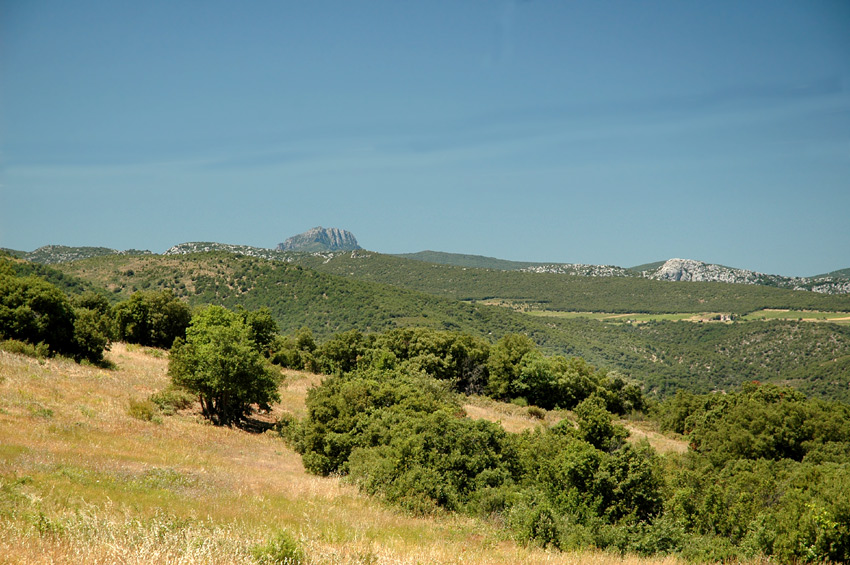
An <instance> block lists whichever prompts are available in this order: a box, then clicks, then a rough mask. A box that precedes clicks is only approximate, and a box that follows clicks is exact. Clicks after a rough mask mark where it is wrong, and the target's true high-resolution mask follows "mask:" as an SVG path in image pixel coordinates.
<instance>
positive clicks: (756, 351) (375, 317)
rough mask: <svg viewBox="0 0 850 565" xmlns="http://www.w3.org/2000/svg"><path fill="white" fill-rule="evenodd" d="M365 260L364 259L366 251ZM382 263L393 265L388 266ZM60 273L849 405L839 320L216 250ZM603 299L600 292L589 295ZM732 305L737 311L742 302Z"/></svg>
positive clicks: (295, 322)
mask: <svg viewBox="0 0 850 565" xmlns="http://www.w3.org/2000/svg"><path fill="white" fill-rule="evenodd" d="M360 254H361V253H360V252H358V255H360ZM365 255H370V257H372V254H369V253H366V254H365ZM346 256H347V257H348V259H345V257H342V256H337V257H335V258H334V259H333V260H331V261H329V262H328V264H327V265H326V266H325V267H324V268H331V267H333V268H337V267H339V268H340V269H341V266H344V265H347V264H348V263H346V262H345V261H347V262H349V263H350V265H349V266H350V268H351V271H350V272H349V273H345V270H344V269H342V270H340V273H341V274H346V277H350V276H351V274H350V273H355V275H356V273H357V272H358V269H360V268H361V267H359V265H365V264H368V262H369V261H373V260H374V261H377V262H378V263H377V264H378V265H384V267H385V268H386V271H387V273H388V274H387V276H389V273H390V272H391V271H392V272H395V271H394V269H395V268H396V267H398V269H397V271H398V272H397V275H398V276H399V277H401V278H404V276H407V275H405V274H404V273H405V271H404V269H408V268H412V267H410V265H415V266H416V270H413V271H410V273H409V276H410V278H411V279H413V278H416V277H423V279H424V280H435V281H436V280H440V279H439V278H434V275H430V274H428V273H427V272H424V271H421V270H422V269H430V270H432V271H435V272H438V271H439V272H442V271H440V270H441V269H446V268H448V267H446V266H441V265H428V264H426V263H421V262H418V261H410V260H407V261H405V260H402V259H398V258H394V257H387V256H377V258H361V259H351V258H350V254H346ZM304 257H305V259H304V260H305V261H307V259H306V258H310V259H309V260H310V261H319V262H320V260H321V258H319V259H316V258H315V257H314V256H312V255H304ZM343 259H345V261H343ZM393 261H399V263H398V264H397V265H396V264H395V263H393ZM334 265H336V267H334ZM61 268H62V269H64V270H65V271H66V272H67V273H69V274H74V275H77V276H80V277H84V278H85V279H86V280H89V281H92V283H94V284H96V285H98V286H99V287H105V288H106V289H108V291H109V292H108V294H109V295H110V296H111V300H113V301H118V300H122V299H123V300H126V299H128V298H130V296H132V293H133V292H136V291H139V290H146V291H150V290H160V289H168V290H171V291H172V292H173V293H174V296H175V297H178V298H180V299H181V300H184V301H186V302H187V303H188V304H189V305H192V306H200V305H204V304H218V305H223V306H226V307H228V308H231V309H235V308H238V307H240V306H241V307H244V308H246V309H248V310H258V309H261V308H263V307H266V308H268V309H269V312H270V313H271V315H272V317H273V318H274V320H275V321H276V322H277V323H278V324H279V326H280V328H281V329H282V331H284V332H286V333H287V334H292V332H295V331H297V330H299V329H300V328H309V329H310V330H311V332H312V333H313V335H314V336H316V338H317V339H326V338H328V337H330V336H331V335H333V334H335V333H339V332H344V331H349V330H357V331H360V332H370V331H371V332H381V331H386V330H389V329H393V328H400V327H411V326H419V327H430V328H433V329H441V330H452V331H461V332H464V333H468V334H470V335H473V336H477V337H479V338H484V339H486V340H487V341H488V342H490V343H493V342H495V341H496V340H498V339H500V338H501V337H503V336H505V335H507V334H511V333H522V334H525V335H528V336H529V337H530V338H531V339H532V340H533V341H534V343H535V344H537V345H538V346H540V347H541V348H542V349H543V350H544V351H546V352H547V353H550V354H552V353H557V354H562V355H566V356H578V357H582V358H584V359H586V360H587V361H588V362H590V363H591V364H593V365H596V366H599V367H605V368H608V369H616V370H618V371H620V372H621V373H622V374H624V375H627V376H630V377H632V378H634V379H636V380H639V381H640V382H642V383H644V385H645V391H646V393H647V394H649V395H653V396H658V397H664V396H668V395H670V394H673V393H674V392H675V391H676V390H677V389H679V388H685V389H687V390H690V391H692V392H708V391H711V390H717V389H728V388H730V387H734V386H738V385H740V384H741V383H744V382H747V381H750V380H754V379H757V380H761V381H763V382H776V383H782V384H793V385H794V386H795V387H798V388H800V389H801V390H803V391H804V392H806V393H807V394H812V395H816V396H820V397H822V398H834V399H842V400H845V401H850V386H848V384H850V372H848V371H847V370H846V369H847V367H848V366H850V327H847V326H838V325H835V324H810V323H809V324H807V323H796V322H786V321H765V322H747V323H735V324H720V323H718V324H691V323H678V322H654V323H648V324H642V325H640V326H628V325H611V324H605V323H601V322H596V321H593V320H587V319H557V318H547V319H542V318H537V317H533V316H526V315H522V314H519V313H516V312H512V311H510V310H509V309H506V308H499V307H487V306H483V305H475V304H468V303H461V302H456V301H452V300H449V299H447V298H440V297H437V296H434V295H429V294H425V293H421V292H414V291H410V290H404V289H399V288H395V287H392V286H387V285H384V284H378V283H374V282H368V281H358V280H352V279H351V278H344V277H342V276H331V275H327V274H323V273H319V272H316V271H314V270H312V269H309V268H304V267H300V266H297V265H293V264H289V263H283V262H278V261H267V260H263V259H258V258H250V257H244V256H236V255H229V254H225V253H205V254H191V255H186V256H167V257H163V256H156V255H142V256H120V255H115V256H110V257H100V258H93V259H87V260H84V261H76V262H74V263H67V264H63V265H61ZM468 271H472V270H468ZM381 272H383V271H381ZM451 273H454V274H452V276H448V275H445V274H444V275H443V276H444V278H443V279H442V285H443V286H442V288H443V289H444V290H445V292H444V294H447V293H449V294H450V292H449V289H451V288H454V287H453V285H454V284H456V282H457V281H456V280H455V274H458V276H461V275H462V276H467V275H466V274H464V273H466V272H465V271H463V270H462V269H458V270H457V271H451ZM486 274H487V272H486V271H481V272H480V275H476V276H485V275H486ZM515 274H518V275H523V276H526V275H527V276H529V277H538V276H542V275H534V274H530V273H515ZM428 277H431V278H430V279H429V278H428ZM551 277H555V278H554V279H553V280H562V281H563V280H570V281H572V280H573V279H575V280H574V281H573V282H571V283H570V284H573V283H575V284H577V285H585V284H591V283H593V284H591V286H593V285H594V284H595V283H596V282H598V283H599V284H600V285H602V286H601V287H600V288H606V287H605V285H606V284H608V285H610V284H620V283H616V282H615V283H611V282H610V281H611V279H587V278H584V277H569V276H567V275H551ZM558 277H560V279H559V278H558ZM544 278H545V277H544ZM476 280H477V279H476ZM530 280H544V279H537V278H534V279H530ZM606 281H608V282H606ZM643 283H646V284H650V285H651V286H652V288H651V289H650V290H651V291H652V292H649V291H648V292H649V295H648V296H641V295H635V297H634V298H633V299H634V300H638V299H640V300H644V299H646V300H649V301H650V302H649V303H650V304H651V303H652V302H651V301H652V300H655V299H656V298H658V300H660V301H661V302H665V301H667V300H668V299H670V300H672V299H674V298H675V297H671V296H669V295H667V294H665V293H666V292H668V290H666V289H672V290H670V292H674V293H679V292H685V291H686V292H694V293H695V294H693V295H692V296H690V298H688V300H694V301H696V302H699V301H700V300H705V299H707V298H708V295H703V294H700V293H701V292H702V290H701V289H703V288H705V289H709V290H711V291H712V292H718V293H721V294H722V293H727V294H729V293H731V294H730V296H731V298H729V297H727V298H725V299H728V300H737V299H736V298H734V297H735V296H737V294H736V293H744V294H742V295H741V297H740V299H741V300H744V301H746V300H749V298H748V297H751V296H752V294H750V293H751V292H757V293H768V294H769V295H770V296H773V297H778V296H786V295H787V296H798V295H799V296H809V297H813V296H816V295H814V294H813V293H806V292H797V293H791V291H787V292H786V291H778V290H776V289H769V288H765V287H760V288H756V287H747V286H744V285H723V284H720V283H704V284H702V285H691V284H690V283H664V282H659V281H643ZM643 283H642V284H643ZM563 284H567V283H563ZM576 288H579V287H576ZM607 288H609V290H610V291H611V292H612V293H614V294H618V293H619V291H617V289H615V288H614V287H607ZM581 289H582V293H584V292H591V291H592V289H590V287H588V289H584V287H581ZM688 289H690V290H688ZM656 290H657V291H658V293H659V294H656ZM615 291H616V292H615ZM435 292H436V291H435ZM441 292H442V291H441ZM788 293H791V294H788ZM579 294H581V293H579ZM627 294H628V293H627ZM605 295H606V293H603V294H602V295H600V297H602V296H605ZM558 296H567V295H558ZM821 298H822V299H825V300H832V301H835V300H838V301H840V300H846V299H847V298H846V297H844V298H842V297H829V296H826V297H823V296H821V297H820V298H817V299H818V300H820V299H821ZM600 299H601V298H600ZM700 304H701V306H700V309H701V310H705V309H707V306H706V305H705V304H703V303H700ZM737 304H738V305H739V306H740V304H742V303H740V302H739V303H737ZM782 304H784V305H785V306H786V307H787V306H788V305H789V304H788V303H782ZM831 304H832V303H831ZM842 304H843V303H842ZM836 306H840V304H832V307H836ZM634 307H635V303H632V304H631V307H630V308H629V310H632V309H636V308H634ZM748 307H749V306H748ZM736 308H737V306H736ZM668 309H669V308H668ZM290 351H294V350H292V349H290Z"/></svg>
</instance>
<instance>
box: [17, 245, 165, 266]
mask: <svg viewBox="0 0 850 565" xmlns="http://www.w3.org/2000/svg"><path fill="white" fill-rule="evenodd" d="M3 251H6V252H7V253H9V254H11V255H14V256H15V257H20V258H21V259H26V260H27V261H32V262H33V263H40V264H42V265H55V264H58V263H68V262H70V261H77V260H79V259H88V258H89V257H102V256H104V255H151V254H152V252H151V251H148V250H147V249H126V250H124V251H119V250H117V249H111V248H109V247H68V246H67V245H44V246H42V247H39V248H38V249H36V250H34V251H29V252H26V251H16V250H14V249H3Z"/></svg>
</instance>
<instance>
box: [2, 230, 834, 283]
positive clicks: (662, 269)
mask: <svg viewBox="0 0 850 565" xmlns="http://www.w3.org/2000/svg"><path fill="white" fill-rule="evenodd" d="M5 251H7V252H9V253H10V254H12V255H14V256H16V257H20V258H23V259H26V260H28V261H32V262H34V263H41V264H58V263H67V262H70V261H76V260H80V259H86V258H89V257H99V256H103V255H141V254H151V252H150V251H146V250H145V251H140V250H134V249H129V250H126V251H118V250H116V249H110V248H107V247H67V246H63V245H46V246H44V247H40V248H38V249H36V250H35V251H32V252H24V251H15V250H11V249H7V250H5ZM211 251H223V252H227V253H235V254H238V255H247V256H250V257H257V258H263V259H271V260H277V261H286V262H294V261H296V260H297V257H298V254H299V253H305V254H308V255H314V256H319V257H322V259H323V260H330V259H332V258H333V257H334V256H335V255H336V254H338V253H341V252H342V253H348V252H351V253H353V255H352V257H351V258H352V259H356V258H366V257H368V256H369V254H370V253H372V252H369V251H366V250H364V249H363V248H362V247H360V246H359V245H358V243H357V239H356V238H355V237H354V235H353V234H352V233H351V232H348V231H346V230H341V229H338V228H322V227H316V228H313V229H311V230H308V231H307V232H304V233H302V234H299V235H296V236H293V237H290V238H289V239H287V240H286V242H284V243H281V244H278V246H277V248H276V249H268V248H263V247H252V246H250V245H235V244H226V243H215V242H188V243H181V244H178V245H175V246H173V247H171V248H170V249H168V250H167V251H165V253H163V255H185V254H189V253H203V252H211ZM358 253H359V255H358ZM392 256H394V257H399V258H403V259H409V260H415V261H419V262H425V263H431V264H437V265H450V266H456V267H466V268H473V269H490V270H498V271H521V272H529V273H550V274H561V275H574V276H585V277H638V278H647V279H653V280H659V281H692V282H724V283H732V284H747V285H761V286H770V287H775V288H784V289H791V290H808V291H811V292H817V293H821V294H850V269H840V270H836V271H832V272H830V273H827V274H824V275H817V276H813V277H787V276H782V275H769V274H765V273H759V272H757V271H751V270H747V269H737V268H733V267H725V266H723V265H717V264H712V263H705V262H703V261H696V260H693V259H678V258H676V259H668V260H667V261H658V262H655V263H647V264H645V265H640V266H637V267H631V268H623V267H618V266H615V265H588V264H582V263H539V262H530V261H508V260H505V259H497V258H494V257H486V256H482V255H468V254H459V253H444V252H438V251H420V252H418V253H399V254H393V255H392Z"/></svg>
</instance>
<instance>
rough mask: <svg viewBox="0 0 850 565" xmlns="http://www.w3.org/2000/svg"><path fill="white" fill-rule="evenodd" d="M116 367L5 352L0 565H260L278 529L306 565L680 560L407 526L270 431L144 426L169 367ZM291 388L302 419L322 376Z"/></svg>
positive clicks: (464, 527)
mask: <svg viewBox="0 0 850 565" xmlns="http://www.w3.org/2000/svg"><path fill="white" fill-rule="evenodd" d="M107 358H108V360H109V361H110V362H111V363H112V364H113V365H114V368H113V369H100V368H95V367H90V366H80V365H77V364H75V363H73V362H70V361H67V360H62V359H53V360H46V361H39V360H36V359H31V358H27V357H21V356H17V355H13V354H10V353H6V352H0V563H126V564H142V563H145V564H147V563H222V564H224V563H228V564H230V563H252V562H253V558H252V556H251V548H252V547H253V546H255V545H256V544H259V543H262V542H264V541H265V540H267V539H269V537H270V536H273V535H274V534H275V533H276V532H279V531H280V530H286V531H287V532H289V534H290V535H291V536H292V537H293V538H294V539H296V540H297V541H298V543H299V545H300V547H301V548H302V549H303V551H304V553H305V556H306V562H307V563H387V564H389V563H393V564H395V563H399V564H401V563H423V564H426V563H470V564H484V563H576V564H578V563H588V564H600V565H601V564H613V563H667V564H673V563H677V560H675V559H673V558H667V559H656V560H647V559H639V558H636V557H628V556H627V557H622V558H621V557H618V556H611V555H607V554H603V553H593V552H585V553H576V554H573V553H558V552H554V551H544V550H542V549H539V548H528V547H522V546H520V545H517V544H516V543H514V542H513V541H512V540H511V539H510V537H509V536H508V535H507V534H506V532H505V531H504V530H502V529H500V528H499V527H498V526H497V525H495V524H490V523H486V522H483V521H480V520H474V519H471V518H466V517H460V516H453V515H445V516H437V517H415V516H411V515H407V514H404V513H402V512H400V511H397V510H394V509H392V508H388V507H386V506H384V505H382V504H381V503H380V502H378V501H376V500H374V499H370V498H368V497H365V496H363V495H361V494H359V493H358V492H357V491H356V489H355V488H354V487H352V486H350V485H348V484H346V483H345V482H344V481H342V480H340V479H339V478H320V477H315V476H312V475H308V474H307V473H305V471H304V469H303V467H302V465H301V459H300V457H299V456H298V455H297V454H296V453H294V452H293V451H292V450H290V449H289V448H288V447H286V445H285V444H284V443H283V442H282V441H281V440H280V439H278V438H277V437H276V436H275V435H274V434H272V433H269V432H267V433H265V434H250V433H247V432H244V431H241V430H236V429H229V428H218V427H214V426H211V425H209V424H207V423H205V422H204V421H203V420H202V419H201V418H200V417H199V416H198V415H197V414H196V413H194V412H193V411H192V410H187V411H184V412H182V413H178V414H176V415H174V416H155V417H154V418H153V420H151V421H148V420H144V419H139V418H136V417H133V416H131V415H130V414H129V407H130V404H131V402H137V401H141V400H144V399H147V398H148V397H149V396H150V394H152V393H154V392H157V391H159V390H161V389H162V388H163V387H165V386H166V385H167V384H168V381H169V379H168V377H167V374H166V369H167V354H166V353H165V352H162V351H159V350H150V349H145V348H140V347H133V346H127V345H124V344H114V345H113V347H112V351H110V352H109V353H108V355H107ZM286 377H287V379H286V382H285V383H284V385H283V386H282V390H281V395H282V398H283V402H282V403H281V406H280V407H279V408H277V410H278V411H283V410H288V411H291V412H292V413H294V414H296V415H297V416H299V417H300V416H302V415H303V414H304V398H305V396H306V392H307V390H308V389H309V387H310V386H312V385H314V384H315V383H317V382H318V380H319V377H317V376H315V375H308V374H303V373H297V372H287V373H286ZM472 408H473V409H472V410H469V412H470V415H471V416H473V417H487V418H490V419H493V418H498V417H504V422H505V425H506V427H507V428H509V429H512V431H515V430H517V429H522V425H520V423H518V422H519V419H520V418H525V420H526V421H527V422H529V423H530V425H535V424H534V422H532V421H531V420H530V419H529V418H527V417H524V416H522V415H521V414H519V412H517V414H513V415H511V414H503V415H502V416H498V415H495V412H494V411H495V410H496V409H497V407H495V406H487V405H483V403H478V404H477V405H475V406H472ZM512 409H513V408H502V410H505V411H510V410H512ZM517 410H520V409H519V408H518V407H517ZM476 411H477V413H476ZM553 417H554V416H553ZM648 433H651V432H648Z"/></svg>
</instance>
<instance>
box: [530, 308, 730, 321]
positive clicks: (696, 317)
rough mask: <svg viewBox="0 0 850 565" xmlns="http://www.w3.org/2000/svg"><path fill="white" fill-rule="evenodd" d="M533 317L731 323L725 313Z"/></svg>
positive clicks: (538, 313) (532, 312)
mask: <svg viewBox="0 0 850 565" xmlns="http://www.w3.org/2000/svg"><path fill="white" fill-rule="evenodd" d="M527 313H528V314H530V315H532V316H539V317H544V318H567V319H570V318H590V319H592V320H599V321H602V322H613V323H620V324H640V323H644V322H660V321H672V322H724V321H729V314H726V313H723V312H700V313H697V314H694V313H690V312H688V313H674V314H644V313H639V312H632V313H627V314H612V313H610V312H560V311H556V310H530V311H528V312H527Z"/></svg>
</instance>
